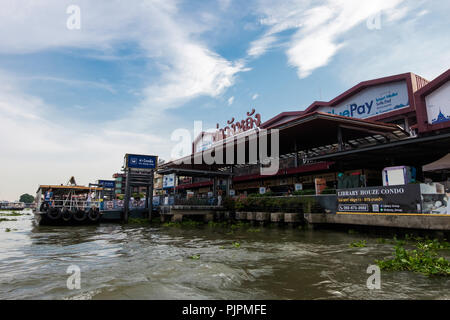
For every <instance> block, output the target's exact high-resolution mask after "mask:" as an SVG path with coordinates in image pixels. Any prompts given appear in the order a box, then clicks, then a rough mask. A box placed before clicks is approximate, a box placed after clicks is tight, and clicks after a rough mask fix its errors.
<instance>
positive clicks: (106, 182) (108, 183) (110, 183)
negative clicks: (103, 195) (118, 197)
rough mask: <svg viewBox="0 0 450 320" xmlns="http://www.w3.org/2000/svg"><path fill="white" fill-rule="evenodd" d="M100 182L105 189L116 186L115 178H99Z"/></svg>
mask: <svg viewBox="0 0 450 320" xmlns="http://www.w3.org/2000/svg"><path fill="white" fill-rule="evenodd" d="M98 184H99V185H100V186H102V187H103V188H105V189H115V188H116V182H115V181H114V180H98Z"/></svg>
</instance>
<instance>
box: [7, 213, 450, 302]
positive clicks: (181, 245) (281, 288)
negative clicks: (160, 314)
mask: <svg viewBox="0 0 450 320" xmlns="http://www.w3.org/2000/svg"><path fill="white" fill-rule="evenodd" d="M2 214H4V213H2ZM1 217H2V218H6V219H8V220H10V221H2V222H0V299H449V298H450V280H449V279H448V278H430V277H426V276H424V275H421V274H415V273H410V272H385V271H382V272H381V289H380V290H369V289H368V288H367V285H366V281H367V278H368V277H369V276H370V274H368V273H367V272H366V271H367V268H368V266H369V265H371V264H373V263H374V261H375V260H376V259H382V258H385V257H388V256H390V255H391V253H392V251H393V244H392V243H389V242H387V243H380V242H381V241H379V240H378V238H379V236H368V235H364V234H361V233H356V234H354V233H348V232H343V231H330V230H300V229H298V228H279V227H265V228H257V229H256V228H251V229H248V228H239V229H234V230H231V229H230V228H225V227H211V226H208V225H205V226H190V227H189V226H183V227H173V226H172V227H170V226H163V225H130V224H129V225H121V224H100V225H98V226H85V227H38V226H36V225H35V224H34V223H33V218H32V215H31V211H25V212H23V215H21V216H1ZM14 219H15V221H13V220H14ZM7 231H9V232H7ZM362 239H364V240H366V241H367V246H366V247H363V248H350V246H349V244H350V243H351V242H354V241H358V240H362ZM377 240H378V241H377ZM70 266H76V267H75V268H79V270H80V278H79V279H80V289H77V288H75V289H72V290H71V289H69V288H68V286H67V280H68V278H69V277H70V276H71V274H70V273H67V270H68V268H69V267H70ZM72 268H73V267H72Z"/></svg>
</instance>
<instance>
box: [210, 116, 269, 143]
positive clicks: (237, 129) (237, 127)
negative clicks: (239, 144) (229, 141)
mask: <svg viewBox="0 0 450 320" xmlns="http://www.w3.org/2000/svg"><path fill="white" fill-rule="evenodd" d="M227 124H228V125H227V126H226V127H224V128H222V129H219V128H220V126H219V124H217V131H216V134H215V137H214V141H220V140H223V139H225V138H228V137H232V136H234V135H236V134H238V133H241V132H245V131H248V130H251V129H253V128H259V126H260V125H261V115H260V114H259V113H256V114H255V109H252V111H250V112H247V118H246V119H244V120H241V121H238V122H234V117H233V118H232V119H231V120H228V121H227Z"/></svg>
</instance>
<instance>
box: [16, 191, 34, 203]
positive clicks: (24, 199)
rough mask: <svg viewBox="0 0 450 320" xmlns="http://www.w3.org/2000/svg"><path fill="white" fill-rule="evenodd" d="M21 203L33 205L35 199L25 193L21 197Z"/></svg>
mask: <svg viewBox="0 0 450 320" xmlns="http://www.w3.org/2000/svg"><path fill="white" fill-rule="evenodd" d="M19 201H20V202H25V203H33V201H34V197H33V196H32V195H30V194H28V193H25V194H23V195H21V196H20V199H19Z"/></svg>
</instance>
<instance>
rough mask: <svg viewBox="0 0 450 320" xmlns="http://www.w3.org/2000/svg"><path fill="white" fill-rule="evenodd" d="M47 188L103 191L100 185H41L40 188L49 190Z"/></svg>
mask: <svg viewBox="0 0 450 320" xmlns="http://www.w3.org/2000/svg"><path fill="white" fill-rule="evenodd" d="M47 189H55V190H77V191H89V190H90V191H101V190H103V188H99V187H86V186H62V185H40V186H39V188H38V190H37V191H38V192H39V190H47Z"/></svg>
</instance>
